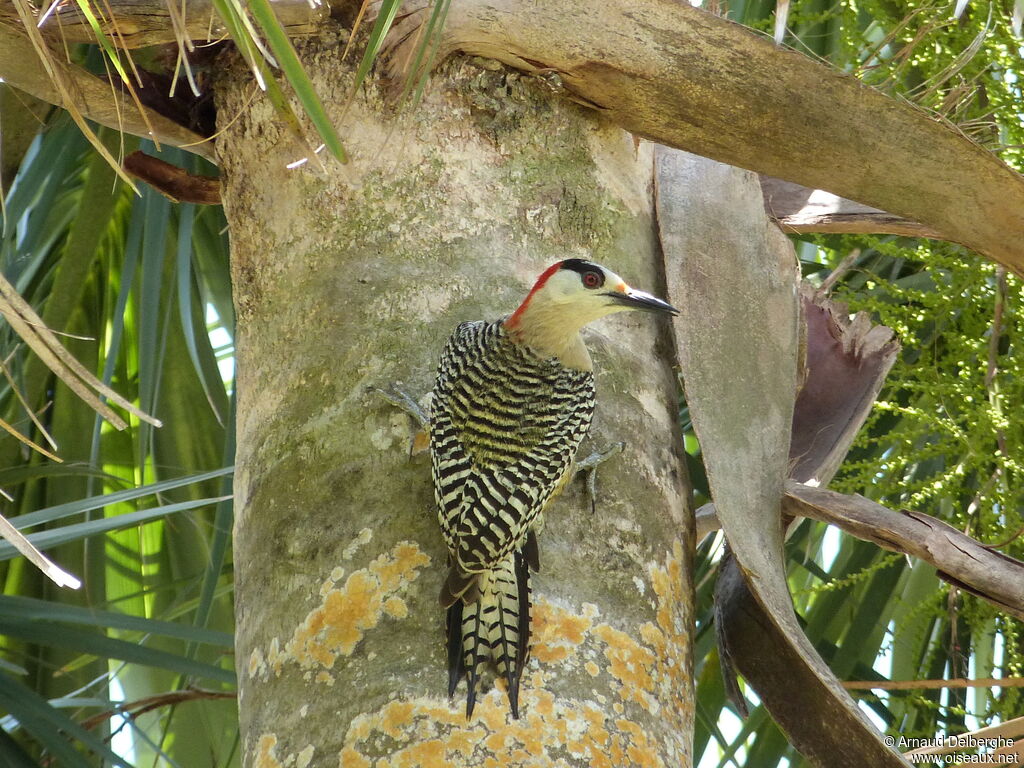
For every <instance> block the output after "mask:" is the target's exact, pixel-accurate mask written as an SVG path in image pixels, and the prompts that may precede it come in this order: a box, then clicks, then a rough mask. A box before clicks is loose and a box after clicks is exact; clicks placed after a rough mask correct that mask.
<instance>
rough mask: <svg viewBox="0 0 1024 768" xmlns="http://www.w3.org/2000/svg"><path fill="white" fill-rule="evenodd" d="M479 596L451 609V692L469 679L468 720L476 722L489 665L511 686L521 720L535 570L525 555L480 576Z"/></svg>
mask: <svg viewBox="0 0 1024 768" xmlns="http://www.w3.org/2000/svg"><path fill="white" fill-rule="evenodd" d="M477 585H478V587H479V593H478V596H477V599H476V600H475V601H472V602H470V601H469V600H468V598H469V597H470V595H468V594H466V595H465V596H464V597H463V598H462V600H458V601H456V602H455V603H453V604H452V605H451V607H449V609H448V619H447V630H448V689H449V695H452V694H453V693H454V692H455V688H456V687H457V686H458V683H459V680H460V679H461V678H462V677H463V675H465V677H466V683H467V688H468V693H467V696H466V717H472V715H473V708H474V706H475V705H476V694H477V685H478V683H479V680H480V677H481V673H482V672H483V668H484V666H485V665H486V664H487V662H488V661H493V662H494V664H495V666H496V668H497V671H498V674H499V675H500V676H502V677H504V678H505V679H506V680H507V681H508V698H509V705H510V708H511V710H512V716H513V717H515V718H518V717H519V682H520V679H521V678H522V674H523V668H524V667H525V665H526V660H527V658H528V655H529V642H530V568H529V564H528V563H527V560H526V558H525V557H524V556H523V554H522V553H520V552H517V553H515V554H514V555H510V556H509V557H508V558H507V559H506V560H505V561H504V562H502V563H501V564H500V565H499V566H497V567H496V568H494V569H493V570H491V571H487V572H485V573H482V574H480V578H479V581H478V582H477Z"/></svg>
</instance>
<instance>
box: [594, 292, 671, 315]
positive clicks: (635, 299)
mask: <svg viewBox="0 0 1024 768" xmlns="http://www.w3.org/2000/svg"><path fill="white" fill-rule="evenodd" d="M605 296H607V297H608V298H609V299H611V300H612V302H614V303H615V304H621V305H622V306H624V307H626V308H628V309H639V310H643V311H644V312H668V313H669V314H670V315H678V314H679V310H678V309H676V308H675V307H673V306H672V305H671V304H669V303H668V302H667V301H662V300H661V299H659V298H658V297H657V296H653V295H651V294H649V293H647V291H638V290H636V289H635V288H628V287H627V288H626V290H624V291H621V292H620V291H608V292H607V293H606V294H605Z"/></svg>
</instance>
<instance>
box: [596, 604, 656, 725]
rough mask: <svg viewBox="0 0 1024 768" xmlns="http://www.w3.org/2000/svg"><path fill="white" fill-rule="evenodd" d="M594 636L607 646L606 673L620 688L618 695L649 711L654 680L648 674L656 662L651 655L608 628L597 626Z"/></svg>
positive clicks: (602, 625)
mask: <svg viewBox="0 0 1024 768" xmlns="http://www.w3.org/2000/svg"><path fill="white" fill-rule="evenodd" d="M594 634H595V635H597V637H598V638H600V639H601V640H603V641H604V643H605V645H606V646H607V647H606V648H605V651H604V655H605V658H607V659H608V661H609V667H608V671H609V672H610V673H611V675H612V677H614V678H615V679H616V680H618V681H619V682H620V683H621V684H622V688H621V689H620V691H619V695H620V696H621V697H622V698H623V699H624V700H625V701H633V702H635V703H637V704H639V705H640V706H642V707H643V708H644V709H646V710H647V711H648V712H650V711H652V708H653V706H654V678H653V677H652V674H651V673H652V672H653V670H654V662H655V658H656V657H655V655H654V653H653V651H651V649H650V648H648V647H647V646H645V645H641V644H640V643H638V642H637V641H636V640H634V639H633V638H632V637H630V636H629V635H627V634H626V633H625V632H622V631H621V630H618V629H615V628H613V627H610V626H608V625H607V624H601V625H599V626H598V627H597V628H596V629H595V630H594Z"/></svg>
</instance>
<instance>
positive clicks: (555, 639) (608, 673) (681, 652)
mask: <svg viewBox="0 0 1024 768" xmlns="http://www.w3.org/2000/svg"><path fill="white" fill-rule="evenodd" d="M396 554H397V553H396ZM399 560H400V558H399V557H393V558H392V559H391V560H390V561H383V560H378V561H375V562H374V564H373V565H371V566H370V568H368V569H367V571H366V572H367V573H368V574H369V575H372V576H373V577H374V578H375V579H377V581H378V582H380V583H382V584H383V583H385V582H386V583H391V581H390V579H391V573H392V572H393V569H395V567H396V564H397V563H398V562H399ZM686 562H687V561H686V560H685V556H684V554H683V550H682V548H681V546H678V545H677V546H675V547H674V548H673V550H672V552H671V553H670V554H669V557H668V558H667V561H666V562H664V563H659V564H654V565H652V566H651V567H650V568H649V577H650V580H649V584H650V587H651V588H650V589H649V590H648V591H647V592H646V594H647V595H648V597H649V598H650V599H651V600H652V602H653V604H652V605H651V609H652V610H651V613H650V616H651V620H650V621H648V622H640V623H637V624H632V625H629V624H623V625H621V626H620V625H616V626H612V625H611V624H609V623H604V622H600V621H599V620H598V610H597V608H596V607H595V606H592V605H584V606H582V608H581V610H580V611H579V612H574V611H573V610H571V609H570V608H566V607H563V606H559V605H555V604H552V603H550V602H548V601H545V600H538V601H537V605H536V607H535V611H534V626H533V635H534V643H533V648H532V658H533V661H532V662H531V667H532V669H529V670H528V671H527V673H526V674H524V675H523V679H522V687H521V691H520V708H521V709H520V713H521V715H522V717H521V719H519V720H513V719H512V718H511V716H510V713H509V711H508V697H507V693H506V691H505V690H503V688H502V687H501V686H499V687H498V688H492V689H491V690H490V691H488V692H487V693H486V694H482V695H481V696H480V697H479V698H478V700H477V706H476V711H475V713H474V717H473V719H472V720H471V721H467V720H466V718H465V715H464V714H463V712H462V707H461V706H459V705H455V706H452V705H450V704H449V703H448V702H443V701H440V700H439V699H437V698H428V697H417V698H405V699H402V700H400V701H391V702H388V703H386V704H384V705H382V706H381V707H380V708H379V709H377V710H375V711H372V712H368V713H365V714H363V715H360V716H359V717H357V718H356V719H355V720H354V721H353V722H352V723H351V725H350V726H349V729H348V731H347V733H346V734H345V737H344V741H343V747H344V749H343V751H342V752H341V753H339V754H340V759H341V768H350V767H351V768H368V766H370V765H372V766H373V767H374V768H435V767H436V768H440V766H447V765H477V766H494V768H514V767H516V766H523V768H525V767H526V766H537V765H545V766H569V765H570V764H571V765H587V766H592V767H593V768H618V767H619V766H644V767H648V766H649V767H650V768H663V766H669V765H680V764H687V760H688V758H687V752H688V750H689V746H688V743H687V738H686V734H687V733H688V732H689V730H690V725H691V720H692V707H691V705H690V703H689V701H688V700H687V699H686V696H685V692H686V691H687V689H688V685H689V683H688V680H687V679H684V678H685V677H686V675H688V674H689V668H688V663H689V661H688V654H689V628H688V620H687V617H688V616H689V614H690V611H691V610H692V605H691V603H690V602H688V600H689V598H688V597H687V595H686V594H685V593H684V590H683V586H682V581H681V576H682V572H683V570H682V569H683V567H684V566H685V564H686ZM349 578H351V577H349ZM391 597H392V596H388V597H386V598H385V602H384V604H382V607H381V613H387V612H388V608H387V600H389V599H390V598H391ZM324 631H326V630H324ZM609 680H610V681H611V683H612V690H611V691H608V690H606V687H607V685H608V682H609ZM548 686H550V688H549V687H548ZM589 686H594V688H589ZM556 693H561V694H563V695H565V696H566V698H559V696H556ZM651 713H654V716H653V718H652V714H651ZM382 750H386V751H385V752H382ZM356 756H361V757H362V758H363V759H365V760H366V761H367V762H366V763H361V764H357V763H356V762H354V760H355V757H356Z"/></svg>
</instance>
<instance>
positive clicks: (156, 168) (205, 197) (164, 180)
mask: <svg viewBox="0 0 1024 768" xmlns="http://www.w3.org/2000/svg"><path fill="white" fill-rule="evenodd" d="M124 169H125V170H126V171H127V172H128V173H130V174H131V175H132V176H134V177H135V178H137V179H140V180H142V181H144V182H146V183H147V184H149V185H150V186H151V187H153V188H154V189H156V190H158V191H159V192H161V193H162V194H164V195H165V196H167V197H168V198H170V199H171V200H172V201H174V202H176V203H198V204H199V205H220V179H217V178H211V177H209V176H197V175H196V174H194V173H189V172H188V171H186V170H184V169H183V168H179V167H178V166H176V165H171V164H170V163H165V162H164V161H163V160H161V159H159V158H157V157H153V156H152V155H147V154H146V153H145V152H132V153H131V154H130V155H128V157H126V158H125V159H124Z"/></svg>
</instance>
